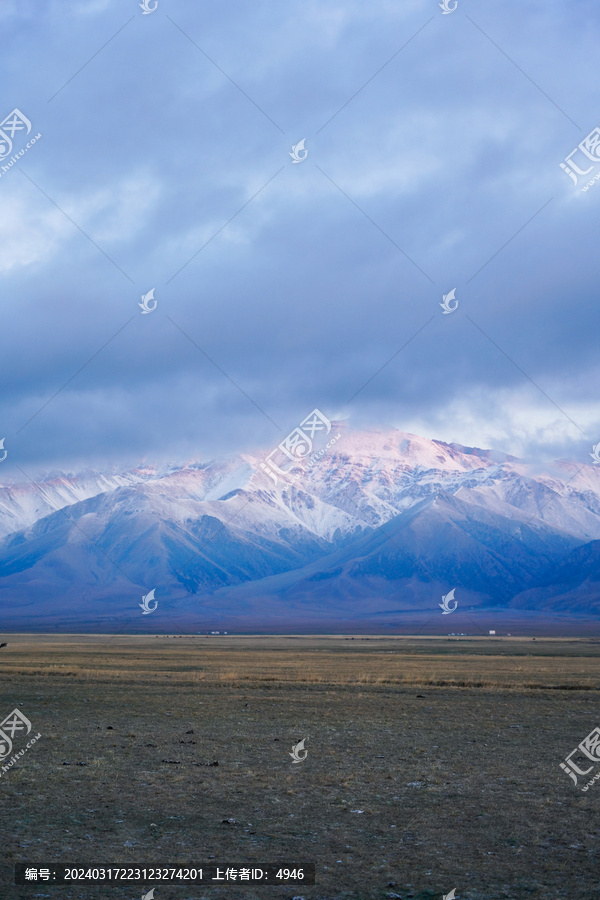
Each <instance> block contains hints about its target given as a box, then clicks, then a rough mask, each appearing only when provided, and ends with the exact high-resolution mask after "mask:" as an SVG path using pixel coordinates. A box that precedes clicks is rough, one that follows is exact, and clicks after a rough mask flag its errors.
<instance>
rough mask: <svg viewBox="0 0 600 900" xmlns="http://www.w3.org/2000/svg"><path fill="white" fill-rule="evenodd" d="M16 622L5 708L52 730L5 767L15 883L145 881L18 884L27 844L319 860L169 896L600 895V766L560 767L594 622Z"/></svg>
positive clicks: (182, 861)
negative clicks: (303, 868)
mask: <svg viewBox="0 0 600 900" xmlns="http://www.w3.org/2000/svg"><path fill="white" fill-rule="evenodd" d="M1 640H2V641H6V642H7V644H8V646H6V647H4V648H2V649H1V650H0V695H1V697H0V699H1V703H0V712H1V715H0V718H4V717H5V716H6V715H8V713H10V712H11V711H12V710H13V709H14V708H15V707H18V708H19V709H20V710H21V711H22V712H23V713H24V714H25V715H26V716H27V717H28V718H29V719H30V720H31V722H32V725H33V732H34V733H37V732H40V733H41V735H42V737H41V739H40V740H39V741H38V742H37V743H36V744H35V745H34V746H33V747H31V748H30V749H29V750H28V751H27V752H26V753H25V754H24V755H23V756H22V757H20V758H19V759H18V760H17V761H16V762H15V764H14V765H13V766H12V767H11V768H10V770H9V771H8V772H6V773H4V774H2V775H1V777H0V802H1V804H2V811H3V814H2V822H3V829H2V831H3V833H2V857H3V858H2V863H1V868H0V897H1V898H2V900H13V898H18V900H21V898H54V897H56V898H61V900H67V898H68V900H71V898H73V900H75V898H78V900H79V898H85V900H100V898H102V900H105V898H115V900H116V898H138V900H139V898H140V897H141V895H142V893H144V892H145V891H147V890H149V889H150V885H147V886H145V887H144V888H142V887H140V886H138V885H132V886H108V885H107V886H79V887H71V886H67V887H62V886H60V887H59V886H55V887H49V886H47V885H45V884H43V883H37V884H31V885H28V886H26V887H17V886H15V885H14V864H15V863H16V862H27V863H31V864H32V865H40V864H43V863H45V864H50V863H58V864H69V865H77V866H86V867H87V866H90V865H94V866H98V865H109V864H112V865H122V866H128V867H131V866H137V867H143V866H146V867H153V866H165V865H175V864H177V865H182V866H190V865H194V866H198V867H199V866H201V865H202V864H203V863H204V864H208V863H212V864H223V865H230V866H234V867H238V868H239V867H240V866H245V865H250V864H252V863H253V862H256V863H259V864H260V863H261V862H262V863H265V862H266V863H269V862H275V863H277V862H279V861H289V862H295V861H302V862H314V863H315V864H316V867H317V868H316V884H315V885H313V886H309V885H304V886H303V885H298V886H289V885H285V886H283V885H280V886H257V887H254V886H251V885H241V884H230V885H228V886H226V887H223V886H221V885H218V884H215V885H210V886H206V887H205V886H201V885H194V886H192V885H188V886H177V885H162V886H159V887H156V890H155V900H199V898H212V900H220V898H223V897H232V898H237V897H239V898H245V900H246V898H247V900H253V898H259V897H260V898H265V900H271V898H273V900H275V898H277V900H279V898H290V900H291V898H292V897H303V898H305V900H326V898H328V900H333V898H381V900H384V898H391V900H393V898H402V900H408V898H413V900H425V898H428V900H430V898H439V900H441V898H442V896H443V895H444V894H446V893H449V892H450V891H451V890H452V889H453V888H455V889H456V898H457V900H466V898H469V900H484V898H485V900H495V898H510V900H514V898H525V897H527V898H542V897H543V898H544V900H551V898H570V900H575V898H576V900H586V898H588V897H589V898H591V897H598V896H600V867H599V821H598V810H599V809H600V782H599V783H598V784H597V785H594V787H592V788H590V789H589V791H588V792H587V793H584V792H582V791H581V785H583V784H585V780H580V786H579V787H575V786H574V785H573V783H572V781H571V780H570V779H569V778H568V777H567V776H566V775H565V773H564V772H563V771H561V769H560V763H561V762H562V761H563V760H564V759H565V757H566V756H567V754H569V753H570V752H571V751H572V750H573V749H574V748H575V747H576V746H577V745H578V744H579V743H580V742H581V741H582V740H583V739H584V738H585V737H586V735H588V734H589V733H590V732H591V731H592V729H593V728H594V727H595V726H596V725H600V706H599V703H598V700H599V697H600V653H599V650H600V643H599V642H598V641H597V640H596V639H589V640H587V639H568V640H561V639H540V638H538V639H537V640H531V639H529V638H513V639H510V638H503V639H499V638H490V639H477V638H473V639H471V638H461V639H451V638H441V637H440V638H430V639H428V638H423V637H419V638H410V637H405V636H403V637H398V638H390V637H385V638H383V637H382V638H378V637H376V636H370V637H365V636H356V637H354V638H350V637H347V636H340V637H315V636H311V637H294V636H286V637H270V636H253V637H244V636H235V637H234V636H232V637H223V636H182V637H179V636H159V637H148V636H144V637H132V636H124V635H121V636H118V637H110V636H107V635H86V636H76V635H73V636H65V635H54V636H41V635H40V636H32V635H5V636H4V637H2V638H1ZM303 738H305V739H306V749H307V750H308V755H307V757H306V759H305V760H304V761H303V762H302V763H299V764H294V763H293V762H292V759H291V757H290V755H289V754H290V751H291V749H292V745H294V744H296V743H297V742H298V741H300V740H301V739H303ZM20 748H21V743H20V742H19V741H18V740H16V741H15V750H19V749H20ZM217 763H218V765H217Z"/></svg>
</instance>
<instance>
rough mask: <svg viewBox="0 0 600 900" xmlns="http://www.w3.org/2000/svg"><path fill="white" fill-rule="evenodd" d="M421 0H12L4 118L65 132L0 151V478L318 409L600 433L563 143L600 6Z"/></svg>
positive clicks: (517, 438)
mask: <svg viewBox="0 0 600 900" xmlns="http://www.w3.org/2000/svg"><path fill="white" fill-rule="evenodd" d="M399 7H400V5H399V4H396V3H391V2H386V0H375V2H373V3H370V4H364V3H358V2H344V3H341V4H335V3H333V4H328V5H327V6H326V8H323V5H322V4H320V3H316V2H305V3H302V4H293V5H291V6H286V5H282V4H277V3H274V2H263V3H257V4H253V5H252V6H248V4H245V3H241V2H232V3H229V4H227V5H226V7H223V6H219V7H217V6H215V5H212V6H210V8H208V7H203V6H202V7H201V6H199V5H198V4H195V3H193V2H191V0H180V2H175V3H167V2H166V0H159V3H158V8H157V9H156V11H155V12H154V13H152V14H151V15H142V10H141V9H140V8H139V6H138V4H137V3H136V2H132V3H129V2H128V3H122V2H116V0H115V2H110V0H89V2H84V0H80V2H74V3H69V4H66V5H65V4H61V3H58V2H46V3H42V4H38V3H35V4H34V3H29V2H23V0H19V2H16V0H15V2H13V3H5V5H4V7H3V9H2V11H0V22H1V24H2V28H3V33H4V35H5V41H4V48H5V50H4V54H3V59H2V63H1V67H2V75H3V84H4V85H5V89H4V91H3V100H2V103H3V104H4V107H3V110H2V111H1V116H2V117H4V116H5V115H7V114H8V113H9V112H10V111H11V110H12V109H13V108H14V107H18V108H19V109H20V110H22V111H23V113H25V115H26V116H27V117H28V118H30V119H31V122H32V124H33V130H32V134H34V133H38V132H41V133H42V138H41V139H40V140H39V141H38V142H37V144H36V145H35V146H34V147H32V148H31V149H29V150H28V151H27V153H26V154H25V155H24V156H23V157H21V158H19V160H18V162H17V163H15V164H14V165H13V166H12V168H10V170H9V171H7V172H3V170H2V168H1V165H2V164H1V163H0V173H1V177H0V199H1V202H2V217H1V221H0V238H1V239H0V272H1V273H2V276H3V283H4V291H3V304H2V326H3V327H2V336H3V340H2V346H3V352H2V366H1V372H2V387H3V390H2V397H1V399H0V423H1V424H0V437H2V436H5V437H6V447H7V448H9V458H8V459H7V460H6V462H5V463H3V469H2V474H3V475H4V474H7V475H8V474H9V473H10V472H11V471H12V470H11V465H14V464H15V463H19V464H20V465H22V466H23V467H24V468H25V469H26V470H27V471H39V470H41V469H48V468H52V467H57V466H60V467H63V468H72V467H77V466H80V465H84V464H86V463H92V464H99V463H102V462H106V463H109V462H110V463H115V462H123V463H124V464H127V463H129V462H133V461H137V460H139V459H141V458H149V459H154V460H160V459H164V458H166V457H172V458H178V457H182V456H183V457H186V456H190V455H194V456H207V455H212V454H215V453H221V452H224V451H230V450H235V449H239V448H241V447H247V446H251V445H259V444H263V443H264V444H267V445H268V444H270V443H273V442H275V441H276V440H279V439H280V438H281V436H282V434H283V433H287V431H289V430H290V429H291V428H292V427H293V426H294V425H296V424H297V422H298V421H299V420H300V419H302V418H303V417H304V416H305V415H306V414H307V412H308V411H310V410H311V409H312V408H314V407H315V406H318V407H320V408H321V409H323V410H324V411H326V412H327V414H328V415H330V416H333V415H338V416H344V417H347V416H349V417H351V419H352V420H353V421H355V422H356V423H357V424H374V423H379V424H383V423H392V424H394V425H397V426H398V427H400V428H404V429H405V430H416V431H420V432H421V433H423V434H425V435H427V436H431V437H438V438H442V439H445V440H458V441H463V442H465V443H477V444H479V445H489V444H490V443H494V444H495V445H496V446H498V447H499V448H501V449H504V450H507V451H509V452H520V453H529V454H536V455H537V454H540V455H553V454H557V453H569V454H570V455H574V456H577V455H578V454H580V455H581V458H583V456H584V455H585V454H586V453H587V450H588V449H589V444H590V442H591V441H592V440H594V441H597V440H598V439H600V405H599V403H598V399H597V389H596V384H597V378H598V357H597V350H596V344H597V340H596V335H597V332H598V318H599V315H600V314H599V312H598V303H597V293H598V288H597V275H596V272H595V263H596V256H597V250H596V246H595V231H596V220H597V210H598V203H600V187H598V186H596V185H595V186H594V188H592V189H590V190H589V191H588V192H586V193H583V192H581V191H580V190H577V188H575V187H574V185H573V184H572V182H571V181H570V179H569V178H568V177H567V176H566V175H565V173H564V172H563V171H561V169H560V168H559V163H560V162H561V161H563V160H564V159H565V157H566V156H567V154H568V153H569V152H570V151H571V150H573V149H574V148H575V147H576V145H577V144H578V143H579V142H580V141H581V140H582V139H583V138H584V137H585V136H586V135H587V134H588V133H589V132H591V131H592V129H593V128H594V127H595V126H596V125H599V124H600V113H599V112H598V108H597V105H596V104H595V97H594V93H595V92H594V78H593V75H592V73H591V63H592V62H593V60H594V59H595V55H594V52H593V51H594V50H595V49H596V45H597V40H598V38H597V35H598V25H599V24H600V10H599V9H598V7H597V5H596V4H592V3H591V2H589V3H588V2H585V0H582V2H580V3H578V5H577V11H576V12H575V11H574V9H573V5H572V4H568V3H567V2H566V0H564V2H563V0H556V2H553V3H547V2H541V0H540V2H531V3H528V4H527V5H526V8H525V7H524V6H523V4H519V3H517V2H516V0H514V2H507V3H504V4H502V5H501V6H489V7H488V6H485V5H484V6H482V5H481V4H475V3H473V2H471V0H459V3H458V7H457V9H456V11H455V12H454V13H453V14H451V15H442V11H441V9H440V8H439V6H438V3H437V2H435V0H432V2H430V0H414V2H410V3H403V4H402V5H401V8H399ZM103 45H105V46H103ZM101 48H102V49H101ZM94 54H96V55H94ZM79 69H81V71H79V72H78V70H79ZM77 72H78V74H75V73H77ZM332 117H333V118H332ZM303 138H305V139H306V148H307V149H308V157H307V158H306V160H305V161H304V162H302V163H301V164H298V165H296V164H293V163H292V160H291V158H290V156H289V151H290V150H291V147H292V145H293V144H297V143H298V141H300V140H301V139H303ZM25 142H26V138H23V137H22V136H20V135H17V136H16V137H15V149H16V150H18V149H20V148H21V147H22V146H24V144H25ZM4 162H5V163H6V161H4ZM594 171H596V170H594ZM592 174H593V173H592ZM583 183H584V182H582V184H583ZM580 186H581V185H580ZM152 287H153V288H155V294H156V298H157V299H158V307H157V309H156V311H155V312H154V313H152V314H150V315H142V314H141V310H140V309H139V307H138V305H137V304H138V302H139V301H140V297H141V295H142V294H143V293H146V292H147V291H148V290H150V288H152ZM452 288H456V291H457V293H456V297H457V298H458V299H459V308H458V310H457V311H456V312H455V313H453V314H452V315H448V316H444V315H442V311H441V309H440V307H439V303H440V301H441V299H442V294H444V293H447V292H448V291H450V290H451V289H452ZM421 329H422V330H421ZM115 335H116V336H115ZM405 345H406V346H405ZM101 348H103V349H101ZM402 348H403V349H402ZM99 351H100V352H99ZM215 364H216V365H215ZM82 367H83V368H82ZM382 367H383V368H382ZM80 370H81V371H80ZM76 373H78V374H76ZM223 373H225V374H223ZM376 373H377V374H376ZM73 376H75V377H73ZM70 379H72V380H70ZM67 382H68V384H67V385H66V387H64V389H62V388H63V386H64V385H65V383H67ZM365 385H366V386H365ZM57 392H58V393H57ZM357 392H358V393H357ZM55 394H56V396H55V397H54V395H55ZM52 398H53V399H52ZM350 398H354V399H352V401H351V402H348V401H350ZM48 401H50V402H48ZM42 407H43V408H42ZM40 409H41V411H40V412H39V413H38V411H39V410H40ZM32 416H34V418H33V419H31V417H32ZM30 419H31V421H29V420H30ZM26 423H28V424H26ZM23 426H25V427H23Z"/></svg>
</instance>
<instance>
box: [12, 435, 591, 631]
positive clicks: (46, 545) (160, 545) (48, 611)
mask: <svg viewBox="0 0 600 900" xmlns="http://www.w3.org/2000/svg"><path fill="white" fill-rule="evenodd" d="M338 435H339V439H338V440H337V441H336V442H335V444H334V445H333V446H332V447H331V448H330V449H329V450H327V451H326V452H325V453H324V455H323V456H322V457H320V458H319V459H318V461H317V462H316V463H315V464H314V465H312V466H310V467H306V470H305V471H297V472H294V473H293V475H294V477H293V479H291V478H290V477H288V478H282V477H279V478H278V480H277V483H274V480H273V477H269V476H268V474H265V472H264V471H263V470H262V469H261V467H260V462H261V460H262V459H264V456H265V454H246V453H244V454H241V455H239V456H238V457H235V458H231V459H221V460H212V461H209V462H190V463H186V464H182V465H169V466H166V467H163V468H162V469H154V468H152V467H140V468H138V469H135V470H132V471H126V472H121V473H116V474H115V473H111V474H104V473H99V472H86V473H83V474H81V475H54V476H51V477H47V478H45V479H43V480H41V481H40V482H38V483H37V484H33V483H22V484H13V485H5V486H3V487H2V486H0V536H3V539H2V540H1V541H0V609H1V610H2V620H3V622H4V627H5V628H7V627H31V628H36V627H49V626H53V627H64V628H67V627H72V628H74V629H75V628H83V627H89V628H93V627H97V628H109V627H114V624H115V623H116V622H123V623H125V622H126V621H128V620H129V619H130V620H131V623H132V624H131V627H137V625H138V624H139V622H140V620H139V615H140V614H139V613H138V611H137V608H136V607H137V603H138V602H139V600H140V599H141V595H142V594H144V593H146V592H147V591H149V590H150V589H152V588H154V589H155V591H156V598H157V599H158V600H159V610H157V612H156V614H155V615H154V616H152V617H144V624H145V626H146V627H150V623H149V622H148V619H151V620H152V622H153V623H155V625H156V627H157V628H158V629H159V630H165V620H164V618H163V619H161V616H162V617H164V616H169V617H171V619H172V620H173V622H175V621H177V622H179V623H180V627H181V628H183V627H184V626H185V627H191V628H192V629H193V628H194V625H199V626H200V627H202V626H203V625H204V624H205V623H206V622H211V623H213V622H217V621H218V622H219V623H220V624H224V623H238V624H239V625H240V627H242V626H243V627H245V628H248V627H251V626H252V625H253V624H256V625H257V626H258V623H260V626H261V627H268V626H269V623H271V626H272V627H273V628H276V627H280V626H282V625H283V624H286V623H288V624H294V623H295V624H297V625H298V626H301V625H302V623H303V622H310V623H313V624H315V625H316V624H321V625H322V626H323V627H329V626H332V627H333V626H334V624H338V625H339V624H340V623H342V622H348V623H349V622H352V623H357V622H359V621H360V622H365V623H367V622H370V623H373V624H374V623H377V622H380V621H381V616H384V617H387V619H390V621H392V620H393V621H399V620H400V619H402V616H404V615H405V614H407V613H409V612H410V613H416V612H419V613H420V614H423V615H432V616H433V615H438V614H439V610H438V609H437V604H438V603H439V600H440V598H441V595H442V594H443V593H446V592H447V591H448V590H450V589H451V588H454V589H455V590H456V597H457V598H459V599H460V602H461V606H462V608H463V609H466V608H467V607H469V608H473V609H478V608H485V609H497V610H500V609H504V610H509V609H512V610H513V611H514V612H513V615H517V614H518V613H517V611H518V610H532V609H533V610H538V609H541V610H554V611H555V612H556V611H560V610H561V609H563V608H564V610H565V611H568V612H569V614H571V615H573V614H590V615H592V614H593V615H596V612H595V606H596V605H595V604H592V605H590V606H589V608H588V607H587V606H586V596H587V595H586V591H585V588H583V589H580V588H579V586H578V584H573V583H572V581H573V578H574V579H575V581H577V575H576V572H577V567H576V566H571V569H570V570H569V572H570V573H571V574H570V576H569V577H570V581H569V584H570V587H569V590H570V591H571V594H570V600H569V603H568V604H567V605H566V606H564V605H563V607H561V606H560V604H558V605H557V604H554V606H553V597H554V596H555V595H554V594H553V589H552V585H553V584H555V583H558V582H557V581H555V580H553V578H554V573H556V572H561V571H562V570H561V566H564V565H567V566H568V560H569V554H572V553H573V552H575V553H578V552H579V553H582V552H583V553H584V555H585V550H583V551H582V549H581V548H582V547H584V545H586V544H587V543H588V542H594V541H600V472H599V471H598V469H597V468H596V467H594V466H593V465H589V466H588V465H581V464H574V463H569V462H566V461H559V462H556V463H555V464H553V465H552V466H551V467H549V468H548V469H547V470H546V471H544V472H540V471H532V470H530V469H529V468H528V466H527V465H526V464H525V463H523V462H521V461H519V460H517V459H515V458H514V457H510V456H506V455H504V454H498V453H495V452H493V451H489V450H480V449H477V448H469V447H462V446H460V445H458V444H446V443H443V442H440V441H433V440H428V439H426V438H422V437H418V436H415V435H410V434H405V433H403V432H400V431H397V430H394V429H389V430H386V431H379V432H343V431H341V429H339V430H338ZM292 482H293V483H292ZM591 546H593V545H592V544H590V547H591ZM590 554H591V555H590V559H592V558H593V559H594V560H595V559H596V558H597V551H595V552H593V553H592V552H591V551H590ZM590 565H592V563H590ZM561 577H562V576H561ZM581 581H582V582H583V581H584V578H583V577H582V579H581ZM573 592H574V593H573ZM571 595H572V596H571ZM394 617H396V619H394ZM398 617H399V618H398ZM387 619H386V621H387ZM168 627H169V628H172V626H168ZM225 627H226V626H225Z"/></svg>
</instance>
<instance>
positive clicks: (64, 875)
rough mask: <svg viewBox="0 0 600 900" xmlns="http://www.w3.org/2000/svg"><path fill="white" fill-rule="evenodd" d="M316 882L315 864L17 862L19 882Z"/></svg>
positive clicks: (16, 874) (16, 877)
mask: <svg viewBox="0 0 600 900" xmlns="http://www.w3.org/2000/svg"><path fill="white" fill-rule="evenodd" d="M234 881H235V882H238V881H239V882H243V883H244V884H266V885H269V884H314V883H315V864H314V863H307V864H301V863H294V864H291V863H278V864H276V865H271V864H269V865H258V864H254V863H253V864H252V865H250V866H237V867H235V866H227V865H220V866H215V865H210V866H204V865H203V866H156V867H151V866H148V867H146V868H135V867H134V868H131V867H129V866H127V867H123V866H93V867H88V866H55V865H50V866H28V865H25V864H24V863H17V864H16V866H15V884H19V885H24V884H36V883H37V884H39V883H40V882H41V883H43V884H46V885H51V884H204V885H206V884H223V882H230V883H231V882H234Z"/></svg>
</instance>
